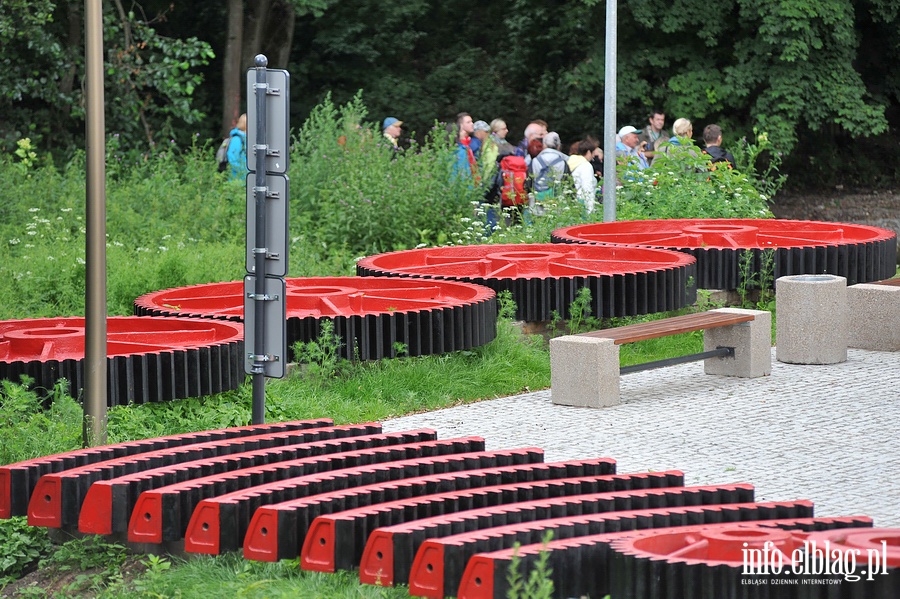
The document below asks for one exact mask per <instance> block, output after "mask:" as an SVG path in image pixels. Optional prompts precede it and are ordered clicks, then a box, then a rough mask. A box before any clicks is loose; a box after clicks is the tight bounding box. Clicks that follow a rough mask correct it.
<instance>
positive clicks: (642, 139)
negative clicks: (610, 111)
mask: <svg viewBox="0 0 900 599" xmlns="http://www.w3.org/2000/svg"><path fill="white" fill-rule="evenodd" d="M665 122H666V115H665V113H663V112H662V111H659V110H654V111H652V112H651V113H650V115H649V116H648V117H647V126H646V127H644V128H643V129H636V128H635V127H632V126H630V125H627V126H625V127H622V128H621V129H619V133H618V134H617V135H616V155H617V156H618V157H619V159H620V160H623V161H627V162H629V163H630V164H632V165H634V166H636V167H637V168H638V169H645V168H647V167H649V166H650V165H651V164H652V163H653V159H654V158H655V157H656V156H657V155H658V154H664V153H667V152H668V151H670V150H671V148H672V147H675V148H678V147H679V146H684V145H685V144H686V143H688V142H689V141H691V140H692V138H693V136H694V126H693V124H692V123H691V121H689V120H688V119H684V118H681V119H677V120H676V121H675V122H674V123H672V133H674V135H670V134H669V132H668V131H667V130H666V129H665V128H664V127H665ZM703 144H704V148H703V153H704V154H708V155H709V157H710V162H713V163H716V162H727V163H728V164H730V165H732V166H734V156H732V155H731V152H727V151H726V150H724V149H723V148H722V127H720V126H719V125H716V124H715V123H712V124H709V125H707V126H706V127H705V128H704V129H703Z"/></svg>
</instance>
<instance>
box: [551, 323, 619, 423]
mask: <svg viewBox="0 0 900 599" xmlns="http://www.w3.org/2000/svg"><path fill="white" fill-rule="evenodd" d="M550 398H551V400H552V401H553V403H555V404H560V405H565V406H579V407H588V408H605V407H608V406H615V405H618V404H619V346H618V345H616V344H615V343H614V342H613V340H612V339H599V338H595V337H579V336H577V335H565V336H563V337H557V338H555V339H551V340H550Z"/></svg>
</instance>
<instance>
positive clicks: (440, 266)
mask: <svg viewBox="0 0 900 599" xmlns="http://www.w3.org/2000/svg"><path fill="white" fill-rule="evenodd" d="M588 248H591V249H588ZM595 250H600V251H595ZM691 262H692V261H691V260H690V259H688V260H684V259H683V256H679V255H678V254H677V253H673V252H670V251H667V250H658V249H652V248H634V247H629V248H622V247H618V248H617V247H610V246H573V247H572V248H566V247H565V246H561V245H555V244H552V243H531V244H502V245H460V246H451V247H439V248H423V249H418V250H404V251H399V252H389V253H386V254H377V255H375V256H369V257H367V258H363V259H362V260H360V261H359V262H358V263H357V268H365V269H372V270H378V271H382V272H384V273H385V274H393V275H396V276H407V277H426V278H443V279H458V280H471V279H475V278H483V279H534V278H538V279H546V278H556V277H564V276H590V275H617V274H634V273H641V272H651V271H658V270H664V269H669V268H673V267H679V266H687V265H688V264H690V263H691Z"/></svg>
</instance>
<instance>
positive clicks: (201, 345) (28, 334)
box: [0, 316, 244, 406]
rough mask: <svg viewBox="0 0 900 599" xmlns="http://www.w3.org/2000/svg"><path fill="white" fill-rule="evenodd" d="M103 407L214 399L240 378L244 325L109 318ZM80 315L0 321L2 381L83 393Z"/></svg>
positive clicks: (82, 319) (82, 337)
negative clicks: (62, 383)
mask: <svg viewBox="0 0 900 599" xmlns="http://www.w3.org/2000/svg"><path fill="white" fill-rule="evenodd" d="M106 328H107V356H108V364H107V389H108V398H109V399H108V402H107V404H108V405H109V406H115V405H120V404H128V403H147V402H151V401H166V400H170V399H181V398H185V397H199V396H201V395H212V394H214V393H221V392H223V391H229V390H231V389H236V388H237V387H238V386H239V385H240V384H241V383H242V382H243V381H244V361H243V348H244V327H243V325H241V324H239V323H230V322H213V321H200V320H196V319H189V318H137V317H134V316H120V317H112V318H108V319H107V321H106ZM84 336H85V323H84V318H35V319H25V320H6V321H0V379H6V380H11V381H15V382H19V380H20V378H21V376H22V375H23V374H24V375H28V376H29V377H31V378H32V379H34V384H35V387H36V388H37V389H38V391H39V392H41V393H44V394H45V395H46V393H47V392H48V391H49V390H50V389H52V388H53V386H54V385H55V384H56V382H57V381H58V380H59V379H62V378H64V379H66V380H67V381H68V382H69V392H70V393H71V394H72V395H73V396H74V397H78V395H79V393H80V392H81V390H82V389H83V388H84V351H85V350H84V346H85V340H84Z"/></svg>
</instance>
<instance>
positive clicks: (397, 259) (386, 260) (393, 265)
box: [356, 243, 697, 321]
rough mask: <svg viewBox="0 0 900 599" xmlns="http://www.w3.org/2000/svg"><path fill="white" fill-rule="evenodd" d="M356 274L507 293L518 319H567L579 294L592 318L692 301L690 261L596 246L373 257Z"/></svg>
mask: <svg viewBox="0 0 900 599" xmlns="http://www.w3.org/2000/svg"><path fill="white" fill-rule="evenodd" d="M356 271H357V274H359V275H363V276H377V277H404V278H428V279H453V280H458V281H468V282H471V283H476V284H479V285H486V286H488V287H490V288H491V289H493V290H495V291H497V292H500V291H510V292H511V293H512V297H513V300H514V301H515V303H516V318H518V319H519V320H525V321H546V320H550V319H551V318H552V317H553V314H554V313H557V314H559V315H560V317H562V318H568V317H569V307H570V305H571V304H572V302H573V301H575V299H576V296H577V293H578V291H579V290H580V289H581V288H583V287H586V288H588V289H590V292H591V302H592V303H591V314H592V315H593V316H597V317H604V318H607V317H612V316H635V315H638V314H652V313H655V312H665V311H669V310H677V309H678V308H682V307H684V306H687V305H690V304H692V303H693V302H694V301H695V300H696V296H697V290H696V287H695V286H694V276H695V260H694V259H693V258H692V257H690V256H687V255H685V254H683V253H680V252H672V251H666V250H657V249H650V248H633V247H624V246H621V247H615V246H600V245H569V246H565V245H559V244H556V245H554V244H549V243H540V244H537V243H536V244H506V245H467V246H455V247H440V248H425V249H417V250H405V251H399V252H390V253H387V254H378V255H375V256H369V257H368V258H363V259H362V260H360V261H359V262H357V264H356Z"/></svg>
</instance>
